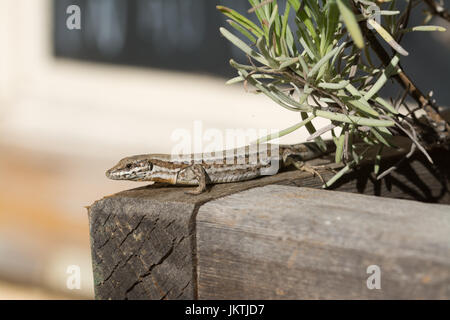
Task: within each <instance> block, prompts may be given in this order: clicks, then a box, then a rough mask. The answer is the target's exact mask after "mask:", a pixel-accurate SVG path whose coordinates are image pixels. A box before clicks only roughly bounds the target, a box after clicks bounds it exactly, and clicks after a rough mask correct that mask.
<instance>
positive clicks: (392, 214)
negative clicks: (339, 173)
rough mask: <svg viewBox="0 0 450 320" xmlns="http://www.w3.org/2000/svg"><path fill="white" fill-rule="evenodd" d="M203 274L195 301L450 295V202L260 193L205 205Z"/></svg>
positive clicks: (200, 225)
mask: <svg viewBox="0 0 450 320" xmlns="http://www.w3.org/2000/svg"><path fill="white" fill-rule="evenodd" d="M368 268H369V269H368ZM371 268H379V269H378V270H377V271H376V272H378V271H379V273H377V274H375V276H377V275H379V276H380V277H379V278H378V279H379V282H378V283H379V284H380V289H376V288H374V286H376V284H377V282H376V281H377V280H374V279H373V278H372V279H370V280H371V281H370V284H371V285H370V286H369V287H368V286H367V280H368V279H369V277H370V276H372V275H373V273H374V270H375V269H371ZM197 270H198V297H199V299H449V298H450V286H449V284H450V206H444V205H430V204H424V203H420V202H416V201H407V200H397V199H382V201H380V198H377V197H372V196H365V195H358V194H351V193H343V192H336V191H325V190H317V189H309V188H296V187H288V186H276V185H271V186H266V187H263V188H255V189H252V190H248V191H245V192H241V193H238V194H234V195H231V196H228V197H225V198H222V199H219V200H216V201H212V202H209V203H207V204H205V205H204V206H202V207H201V208H200V210H199V213H198V217H197ZM368 271H369V273H368Z"/></svg>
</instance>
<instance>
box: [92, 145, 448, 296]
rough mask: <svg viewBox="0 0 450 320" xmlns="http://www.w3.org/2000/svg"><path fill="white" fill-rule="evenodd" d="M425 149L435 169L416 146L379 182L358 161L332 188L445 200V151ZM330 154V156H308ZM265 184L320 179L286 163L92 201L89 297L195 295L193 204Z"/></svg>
mask: <svg viewBox="0 0 450 320" xmlns="http://www.w3.org/2000/svg"><path fill="white" fill-rule="evenodd" d="M404 150H406V149H404ZM404 150H403V151H400V152H397V153H392V154H389V155H387V158H386V159H385V160H384V162H383V167H384V168H387V167H388V166H389V165H390V164H393V163H396V162H397V161H398V160H399V158H400V157H402V156H403V154H404ZM432 156H433V158H434V160H435V163H436V167H437V168H438V170H436V169H434V168H433V167H431V166H430V165H428V164H427V162H426V161H425V160H424V157H423V156H421V155H420V154H417V155H416V157H415V158H413V159H412V160H411V162H407V163H405V164H403V165H402V166H401V167H400V169H399V170H398V172H397V173H394V174H393V175H392V177H388V178H387V179H386V180H385V181H384V182H382V183H380V182H377V181H375V180H374V179H373V178H372V177H371V173H370V172H371V170H372V166H371V165H362V167H361V168H360V169H359V170H358V171H356V172H355V173H353V174H351V175H349V176H347V177H344V178H343V179H342V180H341V181H340V182H339V183H338V184H337V185H336V186H335V187H334V189H336V190H343V191H348V192H361V193H366V194H376V195H381V196H384V197H395V198H406V199H418V200H421V201H428V202H439V203H450V194H449V192H448V188H447V184H448V180H449V176H450V174H449V167H448V163H450V153H449V152H448V150H446V149H435V150H434V151H433V152H432ZM331 162H332V157H329V158H325V159H320V160H315V161H313V162H311V163H310V164H327V165H329V164H330V163H331ZM321 173H322V175H323V176H324V177H325V178H326V179H328V178H330V177H331V176H332V175H333V173H332V172H331V171H330V170H325V171H321ZM271 184H283V185H291V186H304V187H312V188H318V187H320V186H321V184H322V183H321V181H320V179H319V178H318V177H312V176H311V175H310V174H309V173H306V172H301V171H298V170H293V171H287V172H282V173H280V174H277V175H274V176H268V177H264V178H261V179H256V180H250V181H245V182H239V183H230V184H221V185H214V186H212V187H211V188H210V190H209V192H207V193H204V194H201V195H198V196H192V195H186V194H185V193H184V192H185V191H186V190H189V189H191V188H190V187H173V186H164V185H150V186H148V187H142V188H137V189H133V190H129V191H124V192H121V193H118V194H116V195H113V196H110V197H106V198H104V199H102V200H99V201H97V202H96V203H94V204H93V205H92V206H91V207H90V209H89V220H90V232H91V249H92V260H93V269H94V280H95V292H96V297H97V298H98V299H192V298H197V286H196V284H197V280H196V262H195V261H196V255H195V252H196V242H195V241H194V240H195V234H196V223H195V219H196V215H197V212H198V208H199V207H200V206H201V205H203V204H204V203H207V202H209V201H211V200H214V199H218V198H222V197H226V196H228V195H231V194H235V193H238V192H241V191H244V190H248V189H252V188H256V187H261V186H266V185H271ZM261 200H263V199H261Z"/></svg>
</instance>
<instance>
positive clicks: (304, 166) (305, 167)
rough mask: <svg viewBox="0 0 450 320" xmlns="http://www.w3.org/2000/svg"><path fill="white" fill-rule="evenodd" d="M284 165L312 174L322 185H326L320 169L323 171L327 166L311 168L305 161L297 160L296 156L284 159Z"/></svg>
mask: <svg viewBox="0 0 450 320" xmlns="http://www.w3.org/2000/svg"><path fill="white" fill-rule="evenodd" d="M284 163H285V165H286V166H290V165H293V166H294V167H296V168H297V169H298V170H300V171H305V172H309V173H311V174H312V175H313V176H314V177H315V176H318V177H319V178H320V180H321V181H322V183H325V180H324V179H323V177H322V175H321V174H320V173H319V171H318V169H323V168H325V166H310V165H307V164H306V163H305V162H304V161H302V160H299V159H297V158H296V157H295V156H290V155H289V156H287V157H285V159H284Z"/></svg>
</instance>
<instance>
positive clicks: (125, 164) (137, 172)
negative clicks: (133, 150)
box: [106, 156, 153, 180]
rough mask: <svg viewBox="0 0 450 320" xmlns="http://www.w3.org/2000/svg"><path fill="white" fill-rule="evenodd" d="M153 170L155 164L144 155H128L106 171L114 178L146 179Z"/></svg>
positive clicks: (109, 176)
mask: <svg viewBox="0 0 450 320" xmlns="http://www.w3.org/2000/svg"><path fill="white" fill-rule="evenodd" d="M152 170H153V164H152V162H151V161H149V159H148V158H145V157H144V156H133V157H127V158H124V159H122V160H120V161H119V163H118V164H116V165H115V166H114V167H112V168H111V169H109V170H108V171H106V176H107V177H108V178H110V179H112V180H144V179H145V178H146V177H148V175H149V174H150V173H151V171H152Z"/></svg>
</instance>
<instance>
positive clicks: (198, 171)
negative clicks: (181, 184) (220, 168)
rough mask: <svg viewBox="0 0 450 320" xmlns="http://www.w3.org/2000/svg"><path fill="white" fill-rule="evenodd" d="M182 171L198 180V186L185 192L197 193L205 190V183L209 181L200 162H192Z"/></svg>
mask: <svg viewBox="0 0 450 320" xmlns="http://www.w3.org/2000/svg"><path fill="white" fill-rule="evenodd" d="M183 173H184V174H185V175H186V176H190V177H192V179H194V180H196V181H197V182H198V187H197V188H195V190H192V191H186V192H185V193H187V194H194V195H197V194H201V193H203V192H205V191H206V185H207V184H208V183H210V178H209V176H208V173H207V172H206V170H205V168H203V166H202V165H201V164H193V165H192V166H189V167H187V168H186V169H184V172H183Z"/></svg>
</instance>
